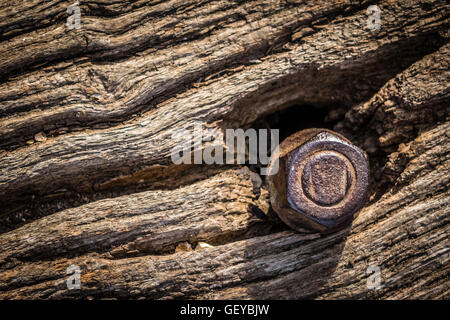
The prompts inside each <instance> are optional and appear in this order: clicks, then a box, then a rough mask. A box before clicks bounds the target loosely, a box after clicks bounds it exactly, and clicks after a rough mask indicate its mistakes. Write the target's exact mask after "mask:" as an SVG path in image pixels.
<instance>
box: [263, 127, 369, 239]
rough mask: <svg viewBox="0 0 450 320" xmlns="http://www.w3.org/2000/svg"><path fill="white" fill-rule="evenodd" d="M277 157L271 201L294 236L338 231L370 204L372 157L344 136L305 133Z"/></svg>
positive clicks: (317, 131) (284, 146) (283, 145)
mask: <svg viewBox="0 0 450 320" xmlns="http://www.w3.org/2000/svg"><path fill="white" fill-rule="evenodd" d="M275 154H277V156H278V159H279V166H280V168H279V170H278V172H277V173H276V174H275V175H272V176H268V183H269V191H270V201H271V204H272V208H273V209H274V210H275V212H276V213H277V214H278V216H279V217H280V218H281V220H283V221H284V222H285V223H286V224H287V225H288V226H290V227H291V228H293V229H294V230H298V231H304V230H305V227H306V228H309V229H313V230H315V231H319V232H322V233H328V232H332V231H336V230H338V229H340V228H342V227H344V226H346V225H348V224H349V223H350V222H351V221H352V220H353V219H354V218H355V217H356V216H357V214H358V212H359V211H360V209H361V208H362V207H363V206H364V204H365V202H366V201H367V198H368V185H369V165H368V160H367V156H366V154H365V153H364V151H362V150H361V149H359V148H358V147H356V146H354V145H353V144H352V143H351V142H350V141H349V140H347V139H346V138H344V137H343V136H342V135H340V134H338V133H335V132H333V131H330V130H327V129H307V130H303V131H299V132H297V133H295V134H293V135H291V136H290V137H288V138H287V139H286V140H284V141H283V142H282V143H281V144H280V145H279V147H278V153H275ZM272 162H273V160H272ZM269 170H270V169H269Z"/></svg>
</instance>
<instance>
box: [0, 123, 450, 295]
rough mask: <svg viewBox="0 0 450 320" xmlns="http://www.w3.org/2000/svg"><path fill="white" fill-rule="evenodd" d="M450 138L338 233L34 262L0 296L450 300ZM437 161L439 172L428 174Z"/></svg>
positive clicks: (422, 145) (10, 274)
mask: <svg viewBox="0 0 450 320" xmlns="http://www.w3.org/2000/svg"><path fill="white" fill-rule="evenodd" d="M449 129H450V125H449V124H448V123H447V124H444V125H441V126H439V127H436V128H434V129H432V130H430V131H426V132H424V133H423V134H421V135H420V136H419V137H418V138H417V139H416V140H414V141H412V142H411V143H409V144H408V146H407V148H408V149H410V150H411V149H421V150H422V152H421V155H420V156H418V157H417V158H416V159H414V160H412V161H410V162H409V163H408V165H407V166H406V168H405V174H406V175H407V174H408V173H409V172H410V170H414V171H415V172H414V175H413V176H412V177H411V179H412V181H410V183H409V184H408V185H405V186H403V187H402V188H401V189H399V190H397V191H395V192H389V193H387V194H386V195H385V196H383V197H382V198H381V199H380V200H379V201H377V202H375V203H373V204H372V205H370V206H368V207H366V208H365V209H363V211H362V212H361V214H360V215H359V217H358V218H357V220H356V221H355V222H354V223H353V225H352V226H351V228H349V229H347V230H344V231H341V232H339V233H335V234H332V235H327V236H323V237H320V236H319V235H318V234H296V233H294V232H292V231H285V232H281V233H274V234H271V235H267V236H262V237H255V238H252V239H250V240H243V241H237V242H233V243H229V244H224V245H218V246H214V247H212V248H206V249H203V250H196V251H191V252H178V253H175V254H171V255H168V256H148V255H147V256H143V257H136V258H125V259H111V258H110V257H108V256H107V255H99V254H87V255H82V256H78V257H74V258H63V259H56V260H51V261H36V262H27V263H23V264H19V265H18V266H15V267H12V268H10V269H8V270H6V271H5V272H4V273H3V275H2V278H1V281H0V290H6V289H9V290H8V291H3V292H1V293H0V297H3V298H61V297H66V298H67V297H75V298H80V297H85V298H86V297H88V296H92V297H133V298H139V297H149V298H259V299H261V298H273V299H278V298H362V297H365V298H367V297H370V298H428V299H430V298H443V297H448V294H449V291H448V290H449V288H448V273H449V271H450V269H449V264H448V262H449V260H450V254H449V251H450V250H449V247H448V234H449V231H450V228H449V225H450V224H449V222H450V217H449V216H448V209H449V196H450V195H449V191H448V188H447V186H448V182H449V178H448V177H449V173H450V169H449V168H450V166H449V164H450V157H449V155H448V148H449V142H448V138H447V137H445V136H442V135H441V133H442V130H445V131H447V132H448V130H449ZM434 157H439V158H440V159H441V162H440V163H439V164H437V165H436V166H435V168H434V170H429V169H428V168H427V164H428V163H429V161H430V158H434ZM417 168H421V169H419V170H417ZM249 179H250V177H249ZM216 181H220V180H219V179H216ZM122 201H123V200H122ZM190 205H192V206H195V203H190ZM224 211H226V210H224ZM205 214H207V213H205ZM200 215H201V213H200ZM49 228H51V225H49ZM150 241H151V240H150ZM71 264H74V265H79V266H80V268H81V269H82V276H81V280H82V288H81V290H72V291H70V290H67V287H66V283H65V280H66V278H67V275H66V273H65V272H66V268H67V267H68V266H69V265H71ZM369 265H376V266H379V267H380V269H381V276H382V279H383V282H382V288H380V289H378V290H370V289H369V288H368V287H367V283H366V282H367V276H368V275H367V273H366V271H367V267H368V266H369Z"/></svg>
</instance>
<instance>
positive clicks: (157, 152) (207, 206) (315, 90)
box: [0, 0, 450, 299]
mask: <svg viewBox="0 0 450 320" xmlns="http://www.w3.org/2000/svg"><path fill="white" fill-rule="evenodd" d="M72 3H73V2H72V1H53V0H52V1H42V0H30V1H25V2H24V1H15V0H7V1H2V3H1V4H0V43H1V45H0V71H1V72H0V147H1V148H3V150H0V202H1V204H2V209H1V212H0V230H1V231H0V232H1V233H0V248H1V249H0V298H3V299H5V298H8V299H9V298H27V299H36V298H61V297H71V298H87V297H90V296H91V297H95V298H106V297H111V298H141V297H146V298H161V299H167V298H195V299H202V298H215V299H217V298H259V299H265V298H275V299H277V298H286V299H289V298H317V299H327V298H381V299H388V298H448V297H449V290H450V289H449V288H450V282H449V277H448V275H449V273H450V270H449V264H448V262H449V260H450V255H449V250H450V247H449V243H448V235H449V233H450V229H449V220H450V218H449V215H448V212H449V207H450V197H449V191H448V185H449V174H450V162H449V148H450V139H449V137H450V122H449V108H448V106H449V104H450V90H449V85H448V83H449V80H450V77H449V75H450V72H449V69H450V68H449V62H450V54H449V53H450V52H449V51H450V45H449V44H448V30H447V29H448V26H449V5H448V4H447V3H446V1H432V2H430V1H406V0H405V1H390V0H388V1H379V2H377V5H378V6H379V7H380V9H381V14H382V15H381V18H382V21H381V22H382V26H381V29H380V30H379V31H371V30H368V29H367V26H366V21H367V13H366V9H367V7H368V6H369V5H370V4H372V3H373V1H358V2H354V1H350V0H341V1H333V2H331V3H330V2H329V1H322V0H320V1H311V2H309V3H308V2H305V1H256V0H255V1H241V2H238V1H235V2H229V1H196V2H195V3H193V2H192V1H183V0H173V1H167V2H166V1H163V2H148V1H141V0H138V1H134V2H133V3H132V4H130V3H129V2H128V1H115V2H114V3H110V2H109V1H106V0H100V1H95V2H89V1H82V2H81V4H80V7H81V11H82V19H81V23H82V28H81V29H79V30H68V29H67V28H66V27H65V23H66V18H67V13H66V9H67V7H68V6H69V5H71V4H72ZM19 13H20V14H19ZM306 105H309V106H313V107H315V108H323V109H325V110H327V112H328V115H327V117H326V118H327V119H328V120H329V121H331V122H332V123H334V124H336V125H335V126H334V129H335V130H336V131H338V132H340V133H342V134H344V135H345V136H346V137H347V138H349V139H351V140H352V141H353V142H354V143H355V144H357V145H359V146H361V147H362V148H363V149H364V150H365V151H366V152H367V153H368V154H369V157H370V162H371V170H372V173H371V186H370V187H371V199H370V203H369V204H368V205H367V206H366V207H365V208H364V209H363V210H362V212H361V214H360V215H359V217H358V218H357V220H355V221H354V223H353V224H352V226H350V227H348V228H347V229H346V230H343V231H341V232H338V233H334V234H331V235H327V236H320V235H319V234H316V233H312V232H311V233H307V232H305V233H303V234H300V233H294V232H292V231H290V230H288V228H287V227H286V226H284V225H283V224H282V223H281V222H280V221H279V220H278V219H277V218H276V216H274V213H273V212H272V211H271V210H270V203H269V200H268V199H269V197H268V192H267V190H266V186H265V184H264V179H263V178H261V177H260V176H259V175H258V174H257V173H255V172H251V171H250V170H249V169H248V168H245V166H241V167H243V168H238V167H236V166H235V167H231V168H225V167H224V166H206V165H205V166H194V165H182V166H178V165H174V164H173V163H172V162H171V160H170V152H171V150H172V148H173V147H174V145H175V143H176V142H175V141H173V140H172V139H171V136H172V134H173V133H174V132H175V131H176V130H177V129H180V128H186V127H190V126H192V125H193V123H194V122H195V121H201V122H202V123H204V124H205V125H207V126H208V127H212V128H217V129H219V130H224V129H225V128H235V127H243V128H247V127H251V126H253V125H255V124H256V123H257V122H258V121H261V120H264V119H265V120H268V121H269V120H271V119H274V118H276V117H278V111H280V110H292V109H295V108H302V107H303V106H306ZM344 115H345V116H344ZM321 120H322V123H323V125H326V123H325V121H324V119H321ZM269 122H270V121H269ZM277 125H278V126H279V127H280V128H281V129H284V127H285V126H286V123H284V122H283V120H281V122H279V123H277ZM293 129H295V130H299V129H303V127H301V126H300V125H299V126H298V127H297V126H295V125H294V126H293V128H289V130H291V131H292V130H293ZM202 242H207V243H208V244H210V245H211V246H207V247H206V248H204V249H203V248H202V245H200V244H201V243H202ZM176 248H177V249H176ZM189 248H193V250H190V249H189ZM184 250H188V251H184ZM69 265H77V266H79V267H80V269H81V289H80V290H68V289H67V286H66V282H65V281H66V279H67V277H68V275H67V274H66V268H67V267H68V266H69ZM372 265H375V266H377V267H379V268H380V271H381V277H382V282H381V285H382V287H381V288H380V289H378V290H374V289H370V288H369V287H368V286H367V283H366V281H367V279H368V276H369V274H368V273H367V268H368V267H369V266H372Z"/></svg>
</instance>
